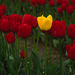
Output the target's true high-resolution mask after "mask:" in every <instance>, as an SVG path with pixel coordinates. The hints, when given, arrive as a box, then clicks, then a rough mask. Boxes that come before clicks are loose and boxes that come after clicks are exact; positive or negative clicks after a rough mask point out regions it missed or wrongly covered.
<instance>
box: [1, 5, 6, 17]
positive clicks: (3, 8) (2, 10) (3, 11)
mask: <svg viewBox="0 0 75 75" xmlns="http://www.w3.org/2000/svg"><path fill="white" fill-rule="evenodd" d="M5 12H6V6H5V5H4V4H2V5H0V16H2V15H3V14H4V13H5Z"/></svg>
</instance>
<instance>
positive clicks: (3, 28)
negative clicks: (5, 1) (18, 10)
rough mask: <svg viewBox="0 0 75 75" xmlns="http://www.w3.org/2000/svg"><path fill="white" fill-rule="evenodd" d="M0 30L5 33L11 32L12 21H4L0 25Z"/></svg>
mask: <svg viewBox="0 0 75 75" xmlns="http://www.w3.org/2000/svg"><path fill="white" fill-rule="evenodd" d="M0 27H1V28H0V29H1V31H3V32H8V31H10V21H9V20H8V19H3V20H2V22H1V25H0Z"/></svg>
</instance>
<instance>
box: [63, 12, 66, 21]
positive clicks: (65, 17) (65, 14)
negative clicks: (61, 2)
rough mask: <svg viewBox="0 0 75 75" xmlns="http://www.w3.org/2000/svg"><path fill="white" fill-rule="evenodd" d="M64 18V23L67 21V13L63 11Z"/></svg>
mask: <svg viewBox="0 0 75 75" xmlns="http://www.w3.org/2000/svg"><path fill="white" fill-rule="evenodd" d="M63 17H64V21H66V14H65V11H63Z"/></svg>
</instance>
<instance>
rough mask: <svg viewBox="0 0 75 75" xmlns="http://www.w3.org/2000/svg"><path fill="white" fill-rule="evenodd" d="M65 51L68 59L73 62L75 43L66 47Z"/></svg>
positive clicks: (74, 58)
mask: <svg viewBox="0 0 75 75" xmlns="http://www.w3.org/2000/svg"><path fill="white" fill-rule="evenodd" d="M66 50H67V54H68V57H69V59H71V60H75V41H74V44H72V43H71V44H70V45H66Z"/></svg>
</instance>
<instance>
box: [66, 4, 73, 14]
mask: <svg viewBox="0 0 75 75" xmlns="http://www.w3.org/2000/svg"><path fill="white" fill-rule="evenodd" d="M73 11H74V7H73V6H72V5H70V6H68V7H67V13H68V14H72V13H73Z"/></svg>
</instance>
